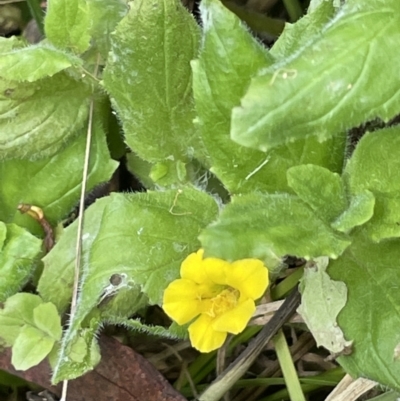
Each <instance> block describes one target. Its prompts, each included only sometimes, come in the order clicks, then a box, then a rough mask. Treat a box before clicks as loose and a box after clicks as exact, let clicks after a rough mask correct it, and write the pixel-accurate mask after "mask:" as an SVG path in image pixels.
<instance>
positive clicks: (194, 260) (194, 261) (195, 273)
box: [181, 249, 207, 284]
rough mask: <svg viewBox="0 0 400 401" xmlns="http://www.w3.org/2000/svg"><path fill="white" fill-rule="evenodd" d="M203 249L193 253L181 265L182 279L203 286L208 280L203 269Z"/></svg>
mask: <svg viewBox="0 0 400 401" xmlns="http://www.w3.org/2000/svg"><path fill="white" fill-rule="evenodd" d="M203 253H204V250H203V249H199V250H198V251H197V252H195V253H191V254H190V255H189V256H188V257H187V258H186V259H185V260H184V261H183V262H182V264H181V277H182V278H186V279H188V280H193V281H194V282H195V283H198V284H202V283H204V282H205V281H206V280H207V274H206V272H205V270H204V268H203Z"/></svg>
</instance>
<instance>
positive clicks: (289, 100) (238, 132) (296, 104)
mask: <svg viewBox="0 0 400 401" xmlns="http://www.w3.org/2000/svg"><path fill="white" fill-rule="evenodd" d="M399 40H400V3H399V2H398V1H397V0H389V1H386V2H382V1H379V0H375V1H371V2H368V4H363V6H362V8H360V5H359V4H358V2H347V3H346V4H345V5H344V6H343V7H342V8H341V10H340V11H339V12H338V13H337V14H336V16H335V17H334V18H333V19H332V20H331V22H330V23H329V24H327V25H326V26H325V27H324V29H323V30H322V32H321V33H320V34H317V35H316V37H314V39H313V40H310V41H308V42H307V43H306V44H305V45H304V47H303V48H302V49H301V50H299V51H297V52H295V53H294V54H293V56H292V57H288V58H286V59H285V61H282V62H277V63H276V64H274V65H273V66H271V67H270V68H268V69H266V70H265V71H264V72H263V74H262V75H260V76H259V77H257V78H254V79H253V81H252V83H251V85H250V87H249V89H248V91H247V93H246V95H245V96H244V97H243V99H242V102H241V106H240V107H236V108H235V109H234V110H233V113H232V127H231V136H232V139H233V140H234V141H236V142H238V143H239V144H241V145H244V146H249V147H253V148H256V149H261V150H263V151H266V150H269V149H272V148H274V147H277V146H279V145H282V144H284V143H287V142H290V141H294V140H296V139H300V138H305V137H307V136H309V135H315V136H316V137H318V138H319V139H321V140H322V139H325V138H329V137H332V136H334V135H336V134H337V133H338V132H342V131H343V130H345V129H348V128H350V127H354V126H357V125H359V124H360V123H362V122H365V121H368V120H372V119H374V118H377V117H379V118H381V119H382V120H384V121H388V120H389V119H391V118H392V117H394V116H395V115H396V114H398V112H399V102H400V91H399V90H398V88H399V86H400V77H399V76H397V75H395V76H393V74H392V71H394V70H395V69H396V68H397V67H396V66H397V65H398V63H399V61H398V60H397V58H396V57H389V58H388V57H387V55H388V54H391V49H392V48H393V47H395V46H396V43H398V41H399ZM338 60H340V62H338ZM382 60H387V62H385V63H384V64H383V63H382ZM376 76H380V77H384V76H390V77H392V76H393V79H391V80H390V81H382V80H378V79H375V77H376Z"/></svg>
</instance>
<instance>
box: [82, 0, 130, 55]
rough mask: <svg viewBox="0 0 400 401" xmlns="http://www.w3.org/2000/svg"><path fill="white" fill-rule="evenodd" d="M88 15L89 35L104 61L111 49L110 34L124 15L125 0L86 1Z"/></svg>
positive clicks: (125, 10) (125, 9) (125, 8)
mask: <svg viewBox="0 0 400 401" xmlns="http://www.w3.org/2000/svg"><path fill="white" fill-rule="evenodd" d="M86 1H87V5H88V10H89V11H88V13H89V15H90V17H91V19H92V26H91V29H90V32H91V35H92V37H93V39H94V40H95V42H96V44H97V47H98V49H99V51H100V53H101V55H102V57H104V59H106V58H107V55H108V52H109V51H110V49H111V39H110V37H111V32H113V31H114V29H115V27H116V25H117V23H118V22H119V21H121V19H122V18H123V17H124V16H125V15H126V13H127V11H128V7H127V4H126V1H125V0H113V1H110V0H86Z"/></svg>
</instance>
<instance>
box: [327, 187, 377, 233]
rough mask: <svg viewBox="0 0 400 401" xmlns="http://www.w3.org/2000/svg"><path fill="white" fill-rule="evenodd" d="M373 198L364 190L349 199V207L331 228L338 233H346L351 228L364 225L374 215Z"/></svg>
mask: <svg viewBox="0 0 400 401" xmlns="http://www.w3.org/2000/svg"><path fill="white" fill-rule="evenodd" d="M374 206H375V197H374V195H373V193H372V192H370V191H368V190H365V191H364V192H361V193H359V194H357V195H355V196H353V197H351V198H350V205H349V207H348V209H346V210H345V211H344V212H343V213H342V214H341V215H340V216H339V217H338V218H337V219H336V220H335V221H334V222H333V223H332V224H331V226H332V227H333V228H334V229H335V230H338V231H341V232H344V233H348V232H349V231H350V230H351V229H352V228H354V227H356V226H360V225H362V224H364V223H366V222H367V221H368V220H369V219H370V218H371V217H372V216H373V214H374Z"/></svg>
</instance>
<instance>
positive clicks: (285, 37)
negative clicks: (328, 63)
mask: <svg viewBox="0 0 400 401" xmlns="http://www.w3.org/2000/svg"><path fill="white" fill-rule="evenodd" d="M316 3H317V2H315V1H313V2H311V3H310V6H309V8H308V14H307V15H305V16H304V17H303V18H301V19H300V20H298V21H297V22H296V23H295V24H290V23H286V24H285V29H284V31H283V32H282V34H281V35H280V36H279V38H278V40H277V41H276V42H275V43H274V45H273V46H272V49H271V56H273V57H274V58H276V59H280V60H283V59H285V58H286V57H289V56H290V55H291V54H293V53H294V52H295V51H297V50H300V49H301V48H302V47H303V46H304V44H305V43H307V42H309V41H315V40H317V38H318V36H319V35H320V34H321V32H322V30H323V28H324V27H325V25H326V24H328V22H330V20H331V19H332V18H333V16H334V15H335V12H336V8H335V6H334V4H333V1H332V0H322V1H319V2H318V3H319V4H316Z"/></svg>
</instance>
